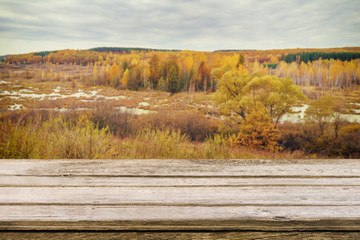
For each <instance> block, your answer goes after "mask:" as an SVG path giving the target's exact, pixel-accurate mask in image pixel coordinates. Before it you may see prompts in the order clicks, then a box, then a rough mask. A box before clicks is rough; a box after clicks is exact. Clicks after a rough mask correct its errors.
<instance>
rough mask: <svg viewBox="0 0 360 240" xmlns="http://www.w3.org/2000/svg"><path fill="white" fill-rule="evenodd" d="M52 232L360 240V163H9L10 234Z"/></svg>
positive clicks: (4, 218)
mask: <svg viewBox="0 0 360 240" xmlns="http://www.w3.org/2000/svg"><path fill="white" fill-rule="evenodd" d="M40 230H42V231H50V232H39V231H40ZM68 230H71V231H73V232H67V231H68ZM14 231H15V232H14ZM17 231H21V232H17ZM34 231H35V232H34ZM74 231H75V232H74ZM76 231H80V232H76ZM81 231H105V232H81ZM112 231H122V232H112ZM134 231H137V232H134ZM138 231H140V232H138ZM149 231H150V232H149ZM154 231H155V232H154ZM163 231H166V232H163ZM174 231H175V232H174ZM214 231H215V232H214ZM49 234H50V235H51V236H52V237H53V238H54V239H66V238H69V236H70V235H71V234H73V235H72V237H71V238H73V239H81V237H84V238H87V239H117V238H119V236H120V237H121V238H122V239H134V238H135V239H136V238H145V239H156V238H157V237H154V236H155V235H156V234H158V235H157V236H158V237H160V238H172V239H176V238H178V239H185V238H192V239H207V238H225V239H227V238H237V237H240V238H241V239H254V238H265V239H283V238H287V239H301V238H313V239H331V238H332V236H337V237H336V238H342V239H359V238H360V160H170V159H169V160H167V159H166V160H156V159H147V160H0V238H1V239H41V238H44V236H50V235H49ZM69 234H70V235H69ZM99 234H100V235H99ZM121 234H122V235H121ZM151 234H152V235H151ZM154 234H155V235H154ZM100 236H101V237H100ZM151 236H152V237H151ZM206 236H207V237H206ZM77 237H79V238H77Z"/></svg>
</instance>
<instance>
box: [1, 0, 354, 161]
mask: <svg viewBox="0 0 360 240" xmlns="http://www.w3.org/2000/svg"><path fill="white" fill-rule="evenodd" d="M85 5H86V7H84V6H85ZM0 6H1V8H0V9H1V10H0V12H1V16H2V19H3V20H2V21H1V23H0V43H1V44H0V45H1V46H0V128H1V130H0V157H1V158H7V159H9V158H22V159H24V158H25V159H27V158H45V159H52V158H70V159H77V158H80V159H83V158H90V159H93V158H101V159H124V158H171V159H173V158H187V159H192V158H201V159H215V158H220V159H234V158H235V159H244V158H246V159H248V158H286V159H292V158H359V156H360V47H359V46H360V42H359V40H358V39H360V36H359V33H360V29H359V18H358V10H359V4H358V3H357V2H356V1H347V2H346V3H345V2H344V3H340V2H336V1H327V2H322V1H320V0H319V1H302V2H300V1H293V2H290V1H260V0H259V1H228V2H226V3H223V2H221V3H220V2H219V1H211V2H208V1H202V0H198V1H193V2H190V1H184V2H176V3H175V2H172V3H170V2H169V1H159V2H155V1H139V2H136V3H135V2H125V1H115V2H114V1H103V3H102V4H100V3H99V2H96V1H89V2H86V4H84V2H82V1H72V0H69V1H64V2H58V1H49V2H47V3H46V4H45V3H43V2H42V1H32V2H28V1H22V0H18V1H9V0H3V1H1V2H0ZM254 6H256V7H254ZM39 13H41V14H39Z"/></svg>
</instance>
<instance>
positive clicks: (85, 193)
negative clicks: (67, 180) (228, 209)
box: [0, 186, 360, 205]
mask: <svg viewBox="0 0 360 240" xmlns="http://www.w3.org/2000/svg"><path fill="white" fill-rule="evenodd" d="M0 191H1V194H0V203H1V204H10V203H46V204H52V203H57V204H59V203H61V204H157V205H159V204H164V205H169V204H170V205H171V204H181V205H184V204H192V205H195V204H197V205H199V204H202V205H207V204H212V205H229V204H230V205H231V204H277V205H281V204H283V205H289V204H291V205H299V204H301V205H360V187H355V186H353V187H332V186H328V187H324V186H312V187H303V186H283V187H277V186H268V187H261V186H248V187H190V188H189V187H161V188H159V187H106V188H103V187H100V188H94V187H82V188H78V187H2V188H1V190H0Z"/></svg>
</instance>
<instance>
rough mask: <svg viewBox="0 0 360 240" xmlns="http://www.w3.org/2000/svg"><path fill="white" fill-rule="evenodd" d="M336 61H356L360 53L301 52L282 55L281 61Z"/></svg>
mask: <svg viewBox="0 0 360 240" xmlns="http://www.w3.org/2000/svg"><path fill="white" fill-rule="evenodd" d="M320 58H321V59H324V60H325V59H327V60H330V59H334V60H341V61H351V60H354V59H358V58H360V53H358V52H301V53H289V54H286V55H282V56H281V58H280V61H285V62H286V63H292V62H298V63H300V62H301V61H303V62H305V63H308V62H312V61H315V60H319V59H320Z"/></svg>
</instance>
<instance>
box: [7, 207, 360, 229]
mask: <svg viewBox="0 0 360 240" xmlns="http://www.w3.org/2000/svg"><path fill="white" fill-rule="evenodd" d="M359 215H360V207H359V206H355V207H354V206H336V207H330V206H321V207H320V206H305V207H304V206H287V207H286V206H256V207H255V206H242V207H179V206H176V207H174V206H61V207H59V206H43V205H34V206H31V207H30V208H29V206H0V216H1V217H0V219H1V220H0V230H213V231H215V230H216V231H223V230H243V231H245V230H263V231H294V230H297V231H305V230H306V231H310V230H311V231H315V230H323V231H325V230H328V231H341V230H342V231H360V220H359V217H360V216H359Z"/></svg>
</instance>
